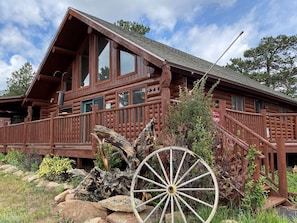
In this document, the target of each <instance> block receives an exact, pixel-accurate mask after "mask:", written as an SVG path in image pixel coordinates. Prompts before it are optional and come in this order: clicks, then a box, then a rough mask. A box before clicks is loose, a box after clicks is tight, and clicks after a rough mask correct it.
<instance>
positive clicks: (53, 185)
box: [46, 181, 61, 191]
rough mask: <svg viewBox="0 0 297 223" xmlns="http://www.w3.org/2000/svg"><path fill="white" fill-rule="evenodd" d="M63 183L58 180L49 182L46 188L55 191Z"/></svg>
mask: <svg viewBox="0 0 297 223" xmlns="http://www.w3.org/2000/svg"><path fill="white" fill-rule="evenodd" d="M60 186H61V184H58V183H57V182H53V181H51V182H49V183H48V184H47V185H46V190H47V191H53V190H55V189H56V188H58V187H60Z"/></svg>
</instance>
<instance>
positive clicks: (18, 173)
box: [13, 170, 24, 176]
mask: <svg viewBox="0 0 297 223" xmlns="http://www.w3.org/2000/svg"><path fill="white" fill-rule="evenodd" d="M13 174H14V175H17V176H22V175H23V174H24V171H22V170H18V171H16V172H14V173H13Z"/></svg>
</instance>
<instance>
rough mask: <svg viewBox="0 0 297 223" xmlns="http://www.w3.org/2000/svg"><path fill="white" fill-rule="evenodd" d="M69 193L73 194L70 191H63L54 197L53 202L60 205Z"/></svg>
mask: <svg viewBox="0 0 297 223" xmlns="http://www.w3.org/2000/svg"><path fill="white" fill-rule="evenodd" d="M71 193H73V190H72V189H69V190H65V191H63V192H62V193H60V194H58V195H57V196H55V201H56V202H57V203H61V202H63V201H65V200H66V197H67V195H68V194H71Z"/></svg>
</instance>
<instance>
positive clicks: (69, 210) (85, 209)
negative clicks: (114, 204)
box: [55, 200, 107, 223]
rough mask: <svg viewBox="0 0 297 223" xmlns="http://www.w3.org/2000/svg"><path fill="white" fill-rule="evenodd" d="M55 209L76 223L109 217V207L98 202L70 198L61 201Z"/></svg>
mask: <svg viewBox="0 0 297 223" xmlns="http://www.w3.org/2000/svg"><path fill="white" fill-rule="evenodd" d="M55 211H56V212H58V213H59V214H60V216H61V217H63V218H65V219H71V220H73V222H74V223H84V222H85V221H88V220H91V219H94V218H97V217H100V218H102V219H105V218H106V217H107V209H106V208H104V207H102V206H101V205H99V204H98V202H90V201H81V200H68V201H64V202H61V203H59V204H58V205H57V206H56V208H55Z"/></svg>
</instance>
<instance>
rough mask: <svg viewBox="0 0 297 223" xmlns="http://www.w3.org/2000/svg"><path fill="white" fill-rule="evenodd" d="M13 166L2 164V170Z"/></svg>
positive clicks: (0, 167)
mask: <svg viewBox="0 0 297 223" xmlns="http://www.w3.org/2000/svg"><path fill="white" fill-rule="evenodd" d="M10 167H12V165H9V164H4V165H1V166H0V170H6V169H8V168H10Z"/></svg>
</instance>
